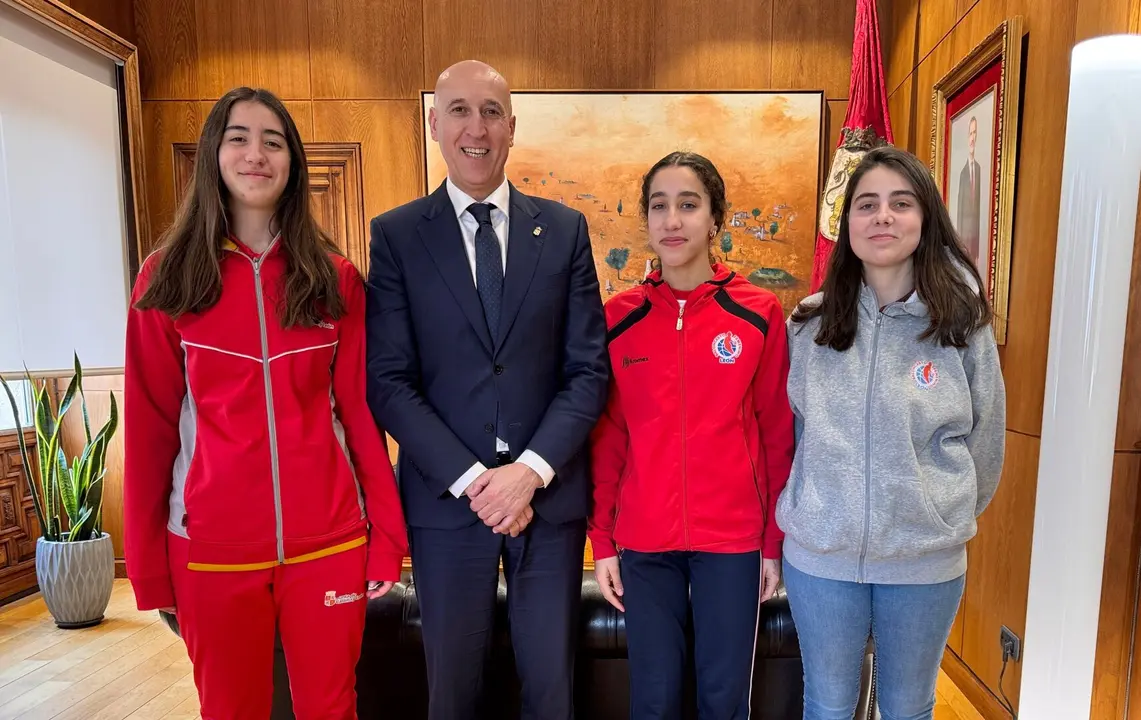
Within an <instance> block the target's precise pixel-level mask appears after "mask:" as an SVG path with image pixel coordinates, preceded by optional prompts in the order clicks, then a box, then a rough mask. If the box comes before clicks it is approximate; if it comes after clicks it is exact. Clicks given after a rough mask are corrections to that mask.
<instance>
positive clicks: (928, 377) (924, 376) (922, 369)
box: [911, 360, 939, 390]
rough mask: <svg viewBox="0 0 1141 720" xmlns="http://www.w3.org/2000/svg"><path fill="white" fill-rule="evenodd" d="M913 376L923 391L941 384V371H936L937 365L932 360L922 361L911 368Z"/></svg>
mask: <svg viewBox="0 0 1141 720" xmlns="http://www.w3.org/2000/svg"><path fill="white" fill-rule="evenodd" d="M911 375H912V377H914V378H915V384H916V385H917V386H919V387H920V388H921V389H923V390H927V389H928V388H933V387H935V384H936V383H938V382H939V371H938V370H936V369H935V363H933V362H931V361H930V360H920V361H919V362H917V363H915V367H913V368H911Z"/></svg>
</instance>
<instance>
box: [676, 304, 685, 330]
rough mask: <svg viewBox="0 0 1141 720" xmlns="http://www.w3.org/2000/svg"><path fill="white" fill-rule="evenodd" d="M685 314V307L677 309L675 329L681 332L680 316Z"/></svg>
mask: <svg viewBox="0 0 1141 720" xmlns="http://www.w3.org/2000/svg"><path fill="white" fill-rule="evenodd" d="M684 313H685V305H682V306H680V307H679V308H678V309H677V329H678V330H681V316H682V315H683V314H684Z"/></svg>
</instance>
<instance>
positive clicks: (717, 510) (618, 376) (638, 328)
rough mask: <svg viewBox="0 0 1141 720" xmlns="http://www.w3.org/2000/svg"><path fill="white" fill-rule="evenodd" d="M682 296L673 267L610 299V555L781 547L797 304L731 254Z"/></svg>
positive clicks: (602, 447)
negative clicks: (729, 264) (790, 336)
mask: <svg viewBox="0 0 1141 720" xmlns="http://www.w3.org/2000/svg"><path fill="white" fill-rule="evenodd" d="M714 273H715V274H714V278H713V279H712V280H710V281H708V282H706V283H703V284H701V285H700V286H698V287H697V288H696V289H695V290H694V291H693V292H692V294H690V296H689V298H688V301H687V302H686V304H685V305H684V307H682V306H680V305H679V303H678V301H677V299H676V298H675V297H674V294H673V292H672V291H671V290H670V288H669V286H668V285H666V284H665V283H663V282H662V279H661V273H660V272H654V273H652V274H651V275H650V276H649V277H648V278H647V279H646V281H645V282H644V283H642V284H641V285H639V286H638V287H636V288H632V289H630V290H627V291H625V292H623V293H620V294H619V295H615V296H614V297H613V298H611V299H610V300H609V301H608V302H607V303H606V323H607V327H608V328H609V332H608V335H607V341H608V344H609V350H610V361H611V367H612V375H611V384H610V396H609V401H608V405H607V409H606V412H605V413H604V414H603V416H602V418H601V420H600V421H599V423H598V425H597V426H596V428H595V430H594V433H593V437H592V454H593V470H594V509H593V512H592V516H591V519H590V525H589V537H590V541H591V544H592V545H593V549H594V557H595V558H597V559H602V558H607V557H612V556H613V555H615V554H616V552H617V551H616V548H615V546H616V545H617V546H620V547H624V548H629V549H631V550H635V551H641V552H664V551H669V550H700V551H708V552H726V553H730V552H749V551H754V550H758V549H761V550H763V555H764V557H766V558H779V557H780V548H781V541H782V539H783V534H782V533H781V531H780V529H779V528H778V527H777V524H776V520H775V518H774V513H775V508H776V500H777V497H778V496H779V494H780V491H781V489H782V488H783V487H784V485H785V482H787V480H788V474H789V469H790V468H791V466H792V452H793V421H792V410H791V408H790V407H789V403H788V396H787V394H786V388H785V383H786V382H787V379H788V367H789V360H788V346H787V343H786V340H785V324H784V320H785V318H784V313H783V311H782V310H781V306H780V301H779V300H778V299H777V298H776V296H775V295H773V293H771V292H769V291H767V290H763V289H761V288H758V287H755V286H754V285H752V284H751V283H749V282H748V281H747V280H745V279H744V278H742V277H740V276H739V275H737V274H736V273H732V272H730V271H729V270H728V269H727V268H725V266H723V265H720V264H718V265H716V266H714Z"/></svg>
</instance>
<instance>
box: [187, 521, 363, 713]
mask: <svg viewBox="0 0 1141 720" xmlns="http://www.w3.org/2000/svg"><path fill="white" fill-rule="evenodd" d="M187 550H188V543H187V541H186V540H184V539H183V538H180V537H177V536H175V535H171V536H169V555H170V565H171V568H170V570H171V578H172V581H173V584H174V597H175V602H176V604H177V607H176V610H177V615H178V625H179V629H180V632H181V634H182V638H183V640H184V641H185V643H186V649H187V652H188V653H189V655H190V661H191V663H193V665H194V684H195V686H196V687H197V688H198V698H199V701H200V702H201V705H202V720H264V719H265V718H268V717H269V716H270V709H271V707H272V704H273V654H274V633H275V631H276V630H280V632H281V644H282V647H283V648H284V650H285V662H286V665H287V666H288V667H289V687H290V692H291V695H292V697H293V713H294V716H295V717H296V718H297V720H314V719H316V718H320V719H321V720H356V717H357V696H356V666H357V661H358V659H359V658H360V652H361V639H362V636H363V633H364V619H365V607H366V604H367V603H366V600H365V584H366V581H365V553H366V549H365V547H364V546H362V547H359V548H355V549H353V550H349V551H347V552H342V553H337V554H336V555H330V556H328V557H324V558H320V559H317V560H311V561H309V562H304V563H298V564H296V565H278V566H276V567H274V568H273V569H270V570H252V571H242V572H205V571H199V570H188V569H187V567H186V564H187Z"/></svg>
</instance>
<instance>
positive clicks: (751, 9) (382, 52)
mask: <svg viewBox="0 0 1141 720" xmlns="http://www.w3.org/2000/svg"><path fill="white" fill-rule="evenodd" d="M69 2H70V3H71V4H72V5H73V7H75V8H76V9H79V10H80V12H84V13H85V14H88V15H89V17H91V18H92V19H94V20H96V21H97V22H100V23H101V24H103V25H105V26H107V27H110V28H112V29H115V30H116V32H119V33H120V34H122V35H124V37H127V38H128V39H131V40H132V41H133V42H135V43H136V44H137V45H138V47H139V53H140V70H141V74H142V95H143V100H144V102H143V124H144V127H145V141H146V154H147V167H146V170H147V182H148V188H147V193H148V196H147V199H148V203H149V209H150V212H151V230H152V237H150V238H145V239H143V242H144V251H145V250H146V249H149V248H151V247H153V246H154V244H155V242H156V241H157V240H158V238H159V236H160V234H161V233H162V231H163V230H165V229H166V228H167V227H168V226H169V224H170V222H171V219H172V218H173V215H174V211H175V207H176V204H177V187H176V177H177V173H176V165H175V163H176V154H175V148H174V146H175V145H176V144H180V143H193V142H195V140H196V139H197V137H198V133H199V130H200V128H201V126H202V123H203V122H204V120H205V118H206V115H207V113H208V112H209V110H210V107H211V105H212V103H213V101H214V100H216V99H217V98H218V97H219V96H220V95H222V94H223V93H224V92H226V91H227V90H229V89H230V88H232V87H234V86H237V85H242V84H246V85H251V86H262V87H266V88H269V89H270V90H272V91H274V92H275V93H277V94H278V95H279V96H280V97H281V98H282V99H283V100H285V102H286V106H287V107H288V108H289V111H290V113H291V114H292V115H293V116H294V119H295V121H296V122H297V125H298V128H299V130H300V132H301V135H302V137H303V139H304V140H305V141H306V142H316V143H359V144H360V152H361V177H362V185H363V201H364V216H365V218H371V217H373V216H375V215H378V214H380V213H382V212H384V211H385V210H388V209H389V208H391V207H394V206H396V205H398V204H400V203H403V202H406V201H408V200H412V199H414V198H416V197H418V196H419V195H421V194H422V193H423V190H424V178H423V170H422V168H421V150H420V147H421V143H422V136H421V132H422V131H421V120H420V100H419V93H420V91H421V90H422V89H431V88H432V86H433V85H434V84H435V79H436V76H437V75H438V74H439V73H440V72H441V71H442V70H443V69H444V68H445V67H447V66H448V65H449V64H451V63H453V62H455V61H457V60H461V59H464V58H469V57H470V58H477V59H482V60H484V61H486V62H489V63H491V64H492V65H494V66H495V67H496V68H497V69H498V70H499V71H500V72H502V73H503V74H504V75H505V76H506V77H507V78H508V80H509V81H510V83H511V84H512V86H513V87H515V88H526V89H597V88H621V89H630V90H638V89H668V90H689V89H702V90H705V89H717V90H722V89H824V91H825V94H826V97H827V100H828V109H829V114H828V119H827V122H828V138H829V140H828V142H829V144H828V147H827V150H828V151H829V152H831V150H832V148H833V147H834V146H835V143H836V140H837V138H838V137H839V127H840V125H841V123H842V122H843V119H844V113H845V111H846V110H847V93H848V78H849V75H850V68H851V48H852V32H853V28H854V23H855V10H854V5H851V4H848V3H844V4H842V5H841V6H840V7H838V6H837V3H835V2H834V0H801V1H798V2H796V3H780V2H776V1H775V0H728V1H727V2H723V3H720V4H719V6H718V12H717V13H711V12H709V8H708V6H707V4H706V3H703V2H700V1H699V0H629V1H628V2H622V3H617V2H612V1H611V0H483V1H482V2H478V3H477V2H472V1H461V0H246V1H245V2H241V3H237V2H231V1H230V0H134V2H133V5H131V3H126V4H128V5H131V10H132V13H131V16H132V18H133V23H134V28H133V31H132V32H131V33H130V34H129V35H128V34H126V33H125V32H124V31H122V30H121V29H119V28H118V27H116V25H117V24H118V23H121V22H122V17H121V14H122V7H121V4H120V3H125V2H126V0H69ZM881 4H882V6H883V8H884V9H882V10H881V15H883V16H886V14H887V12H888V10H887V8H888V6H889V4H890V3H889V2H887V0H882V2H881ZM884 41H885V44H886V43H889V42H890V38H887V37H885V38H884ZM363 231H364V229H363V228H362V232H363ZM91 382H95V383H97V384H98V387H100V388H101V390H103V391H106V390H112V391H114V392H120V391H121V380H117V381H116V380H114V379H111V380H96V379H94V378H92V379H91ZM106 383H110V384H106ZM116 383H118V384H116ZM93 387H94V386H93ZM100 394H101V395H104V396H105V395H106V392H101V393H100ZM120 399H121V398H120ZM102 410H103V409H100V410H97V411H96V413H97V414H98V412H100V411H102ZM92 422H96V419H95V417H93V418H92ZM123 422H124V423H126V422H130V418H129V417H125V418H124V419H123ZM122 435H123V431H122V429H120V432H119V435H118V437H117V440H116V444H117V445H119V444H121V443H122ZM119 452H121V449H119V448H118V447H117V448H116V449H115V450H114V451H113V453H119ZM116 457H119V456H118V455H116ZM121 485H122V476H121V465H120V464H118V463H112V466H111V467H110V468H109V469H108V486H109V489H108V498H107V505H106V511H105V514H106V515H107V517H108V519H107V522H106V525H107V530H108V532H110V533H111V535H112V537H113V538H114V540H115V549H116V556H117V557H118V558H120V559H122V557H123V545H122V535H121V528H122V519H121V518H122V507H121V504H120V499H121V497H122V495H121Z"/></svg>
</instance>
